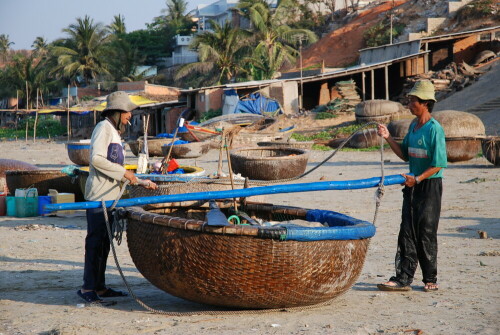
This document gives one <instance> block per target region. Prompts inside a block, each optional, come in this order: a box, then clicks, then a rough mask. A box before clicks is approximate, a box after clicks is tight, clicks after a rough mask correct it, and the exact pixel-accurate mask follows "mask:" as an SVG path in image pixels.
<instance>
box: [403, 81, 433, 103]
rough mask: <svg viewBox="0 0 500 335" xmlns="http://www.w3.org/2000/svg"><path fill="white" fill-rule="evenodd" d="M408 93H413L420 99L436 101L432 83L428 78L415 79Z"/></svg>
mask: <svg viewBox="0 0 500 335" xmlns="http://www.w3.org/2000/svg"><path fill="white" fill-rule="evenodd" d="M408 95H414V96H416V97H418V98H420V99H422V100H434V101H436V96H435V94H434V84H433V83H432V82H431V81H430V80H419V81H417V82H416V83H415V86H413V88H412V89H411V91H410V93H408Z"/></svg>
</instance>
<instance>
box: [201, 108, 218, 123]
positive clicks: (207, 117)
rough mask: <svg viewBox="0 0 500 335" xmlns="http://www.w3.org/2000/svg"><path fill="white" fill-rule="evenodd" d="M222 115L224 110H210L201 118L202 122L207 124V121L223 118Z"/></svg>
mask: <svg viewBox="0 0 500 335" xmlns="http://www.w3.org/2000/svg"><path fill="white" fill-rule="evenodd" d="M221 115H222V109H220V108H219V109H210V110H209V111H208V112H205V113H203V115H202V116H201V118H200V122H205V121H207V120H210V119H212V118H214V117H217V116H221Z"/></svg>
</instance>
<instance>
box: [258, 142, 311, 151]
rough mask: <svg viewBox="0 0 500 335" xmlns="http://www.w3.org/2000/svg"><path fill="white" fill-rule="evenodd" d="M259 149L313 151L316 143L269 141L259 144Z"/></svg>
mask: <svg viewBox="0 0 500 335" xmlns="http://www.w3.org/2000/svg"><path fill="white" fill-rule="evenodd" d="M257 145H258V146H259V147H278V148H294V149H303V150H311V148H312V146H313V145H314V141H269V142H258V143H257Z"/></svg>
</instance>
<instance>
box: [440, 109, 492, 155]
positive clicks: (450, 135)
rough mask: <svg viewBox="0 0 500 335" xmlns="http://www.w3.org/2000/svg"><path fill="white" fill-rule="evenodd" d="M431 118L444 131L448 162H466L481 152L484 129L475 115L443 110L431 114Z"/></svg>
mask: <svg viewBox="0 0 500 335" xmlns="http://www.w3.org/2000/svg"><path fill="white" fill-rule="evenodd" d="M432 117H433V118H435V119H436V120H437V121H438V122H439V123H440V124H441V126H442V127H443V129H444V134H445V138H446V154H447V156H448V162H461V161H468V160H470V159H472V158H474V157H476V156H477V154H478V153H479V152H480V151H481V139H482V138H483V137H484V136H485V128H484V124H483V122H482V121H481V119H480V118H478V117H477V116H476V115H474V114H471V113H466V112H460V111H454V110H444V111H439V112H433V113H432Z"/></svg>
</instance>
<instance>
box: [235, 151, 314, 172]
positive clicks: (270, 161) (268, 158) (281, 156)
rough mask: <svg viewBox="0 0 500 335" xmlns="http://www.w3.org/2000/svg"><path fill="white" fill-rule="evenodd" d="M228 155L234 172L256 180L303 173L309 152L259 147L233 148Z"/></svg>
mask: <svg viewBox="0 0 500 335" xmlns="http://www.w3.org/2000/svg"><path fill="white" fill-rule="evenodd" d="M230 157H231V166H232V169H233V171H234V173H241V175H242V176H243V177H248V178H250V179H256V180H278V179H288V178H293V177H297V176H299V175H301V174H302V173H304V171H305V170H306V167H307V161H308V159H309V153H308V152H307V151H305V150H302V149H294V148H279V147H259V148H249V149H240V150H233V151H231V154H230Z"/></svg>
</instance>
